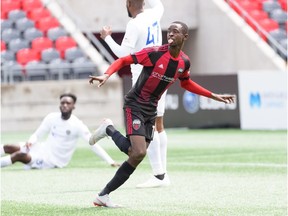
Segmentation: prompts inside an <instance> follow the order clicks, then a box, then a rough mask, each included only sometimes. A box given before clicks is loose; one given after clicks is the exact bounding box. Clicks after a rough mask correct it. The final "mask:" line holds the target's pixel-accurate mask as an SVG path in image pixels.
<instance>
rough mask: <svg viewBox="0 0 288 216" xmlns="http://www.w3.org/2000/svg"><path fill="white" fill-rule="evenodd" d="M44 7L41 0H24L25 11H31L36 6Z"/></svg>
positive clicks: (23, 7)
mask: <svg viewBox="0 0 288 216" xmlns="http://www.w3.org/2000/svg"><path fill="white" fill-rule="evenodd" d="M41 7H44V6H43V4H42V2H41V0H25V1H22V9H23V10H25V11H31V10H34V9H36V8H41Z"/></svg>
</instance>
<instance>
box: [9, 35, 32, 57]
mask: <svg viewBox="0 0 288 216" xmlns="http://www.w3.org/2000/svg"><path fill="white" fill-rule="evenodd" d="M8 47H9V50H11V51H12V52H15V53H16V52H17V51H18V50H20V49H24V48H29V47H30V44H29V41H27V40H24V39H20V38H17V39H13V40H11V41H9V43H8Z"/></svg>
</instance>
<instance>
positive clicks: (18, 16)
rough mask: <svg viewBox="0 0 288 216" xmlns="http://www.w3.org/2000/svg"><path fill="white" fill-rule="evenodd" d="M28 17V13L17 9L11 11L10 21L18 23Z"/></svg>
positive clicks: (9, 14)
mask: <svg viewBox="0 0 288 216" xmlns="http://www.w3.org/2000/svg"><path fill="white" fill-rule="evenodd" d="M24 17H26V13H25V12H24V11H23V10H20V9H17V10H12V11H9V13H8V19H9V20H11V21H12V22H16V21H17V20H18V19H21V18H24Z"/></svg>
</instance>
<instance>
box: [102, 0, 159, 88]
mask: <svg viewBox="0 0 288 216" xmlns="http://www.w3.org/2000/svg"><path fill="white" fill-rule="evenodd" d="M148 3H149V5H150V6H151V8H149V9H145V10H144V12H142V13H140V14H138V15H137V16H136V17H135V18H134V19H131V20H130V21H129V22H128V23H127V26H126V32H125V35H124V38H123V41H122V43H121V46H119V45H118V44H117V43H116V42H115V41H114V40H113V39H112V37H111V36H107V37H106V38H105V42H106V43H107V44H108V45H109V47H110V48H111V50H112V51H113V52H114V53H115V55H116V56H117V57H118V58H119V57H123V56H126V55H129V54H131V53H135V52H137V51H140V50H141V49H143V48H145V47H151V46H159V45H162V31H161V26H160V20H161V17H162V16H163V13H164V7H163V4H162V2H161V1H160V0H148ZM141 71H142V65H139V64H137V65H136V64H132V65H131V73H132V84H133V85H134V84H135V82H136V81H137V79H138V76H139V74H140V72H141Z"/></svg>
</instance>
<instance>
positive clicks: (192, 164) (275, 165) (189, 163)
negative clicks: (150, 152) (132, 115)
mask: <svg viewBox="0 0 288 216" xmlns="http://www.w3.org/2000/svg"><path fill="white" fill-rule="evenodd" d="M169 164H173V165H180V166H183V165H185V166H213V167H220V166H226V167H227V166H229V167H272V168H273V167H275V168H287V164H274V163H193V162H177V163H171V162H169Z"/></svg>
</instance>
